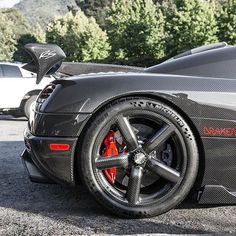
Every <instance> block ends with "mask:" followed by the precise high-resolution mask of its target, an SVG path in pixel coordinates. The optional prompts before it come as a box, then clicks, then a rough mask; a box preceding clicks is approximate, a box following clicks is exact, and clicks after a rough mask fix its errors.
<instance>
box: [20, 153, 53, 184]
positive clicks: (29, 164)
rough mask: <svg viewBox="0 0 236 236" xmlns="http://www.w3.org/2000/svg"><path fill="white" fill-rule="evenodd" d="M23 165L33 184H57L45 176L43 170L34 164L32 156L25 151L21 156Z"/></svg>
mask: <svg viewBox="0 0 236 236" xmlns="http://www.w3.org/2000/svg"><path fill="white" fill-rule="evenodd" d="M21 158H22V162H23V165H24V166H25V169H26V171H27V173H28V176H29V178H30V180H31V181H32V182H35V183H55V182H54V181H53V180H51V179H50V178H48V177H47V176H45V174H43V172H42V171H41V170H39V169H38V167H37V166H36V165H35V164H34V162H33V161H32V158H31V154H30V153H29V152H28V151H27V149H25V150H24V151H23V153H22V154H21Z"/></svg>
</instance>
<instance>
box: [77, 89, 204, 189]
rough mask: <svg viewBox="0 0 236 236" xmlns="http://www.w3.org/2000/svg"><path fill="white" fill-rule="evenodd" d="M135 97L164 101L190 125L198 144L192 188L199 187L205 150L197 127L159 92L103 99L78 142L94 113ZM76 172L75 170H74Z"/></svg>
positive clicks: (80, 142)
mask: <svg viewBox="0 0 236 236" xmlns="http://www.w3.org/2000/svg"><path fill="white" fill-rule="evenodd" d="M136 97H140V98H149V99H154V100H156V101H160V102H163V103H165V104H166V105H168V106H170V107H171V108H173V109H174V110H176V111H177V112H178V113H179V114H180V115H181V116H182V117H183V118H184V119H185V120H186V121H187V123H188V124H189V126H190V127H191V129H192V131H193V133H194V135H195V138H196V142H197V146H198V151H199V160H200V162H199V169H198V175H197V178H196V181H195V184H194V186H193V190H194V189H198V188H200V187H201V183H202V180H203V176H204V171H205V151H204V146H203V143H202V140H201V136H200V134H199V132H198V129H197V127H196V126H195V124H194V123H193V122H192V120H191V118H190V117H189V116H188V115H187V113H186V112H184V111H183V110H182V109H181V108H180V107H178V106H177V105H176V104H174V103H173V102H171V101H170V100H168V99H166V98H164V97H163V96H161V95H160V94H147V93H132V94H125V95H122V96H117V97H113V98H111V99H109V100H107V101H105V102H104V103H103V104H101V105H100V106H99V107H97V108H96V109H95V110H94V112H93V114H92V116H91V117H90V118H89V119H88V121H87V122H86V124H85V126H84V127H83V129H82V131H81V132H80V135H79V138H78V144H79V145H81V144H82V140H83V137H84V134H85V131H86V129H87V127H88V126H89V125H90V124H91V122H93V120H94V118H95V117H96V115H97V114H98V113H100V112H101V111H102V110H103V109H104V108H105V107H106V106H108V105H109V104H111V103H114V102H116V101H118V100H120V99H129V98H130V99H131V98H136ZM78 149H79V148H78ZM75 162H76V158H75V161H74V168H76V166H77V163H75ZM74 173H76V171H75V172H74ZM75 179H78V176H77V177H76V176H75Z"/></svg>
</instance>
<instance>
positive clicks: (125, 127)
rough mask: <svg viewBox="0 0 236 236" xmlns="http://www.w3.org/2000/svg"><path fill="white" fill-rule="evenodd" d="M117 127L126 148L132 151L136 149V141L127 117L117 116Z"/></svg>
mask: <svg viewBox="0 0 236 236" xmlns="http://www.w3.org/2000/svg"><path fill="white" fill-rule="evenodd" d="M117 125H118V127H119V130H120V132H121V134H122V135H123V136H124V138H125V140H126V142H127V145H128V147H129V148H130V149H131V150H133V149H136V148H138V140H137V137H136V134H135V133H134V131H133V129H132V126H131V125H130V122H129V120H128V118H127V117H123V116H119V117H118V118H117Z"/></svg>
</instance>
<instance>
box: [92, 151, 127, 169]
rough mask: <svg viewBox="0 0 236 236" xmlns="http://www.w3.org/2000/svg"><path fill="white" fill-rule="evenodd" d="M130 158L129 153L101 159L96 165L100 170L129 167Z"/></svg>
mask: <svg viewBox="0 0 236 236" xmlns="http://www.w3.org/2000/svg"><path fill="white" fill-rule="evenodd" d="M128 156H129V154H128V153H124V154H121V155H118V156H111V157H99V158H97V160H96V161H95V165H96V167H97V168H98V169H100V170H104V169H109V168H112V167H127V166H128V165H129V159H128Z"/></svg>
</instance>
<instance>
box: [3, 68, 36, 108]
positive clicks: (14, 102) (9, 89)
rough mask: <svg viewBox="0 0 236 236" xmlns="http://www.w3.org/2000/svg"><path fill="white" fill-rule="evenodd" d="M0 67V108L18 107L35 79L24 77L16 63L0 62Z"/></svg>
mask: <svg viewBox="0 0 236 236" xmlns="http://www.w3.org/2000/svg"><path fill="white" fill-rule="evenodd" d="M0 68H1V70H0V71H1V73H0V108H1V109H3V108H18V107H19V106H20V103H21V101H22V98H23V97H24V95H25V94H26V93H27V92H28V91H29V88H30V87H32V86H33V84H34V83H35V81H30V79H29V78H28V79H27V80H26V79H24V78H23V76H22V73H21V70H20V68H19V66H17V65H11V64H1V65H0Z"/></svg>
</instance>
